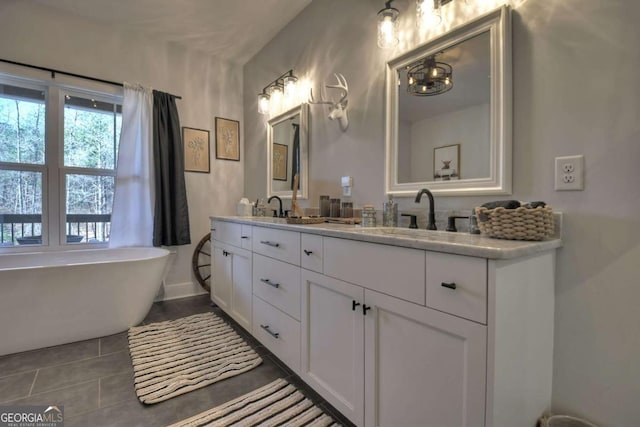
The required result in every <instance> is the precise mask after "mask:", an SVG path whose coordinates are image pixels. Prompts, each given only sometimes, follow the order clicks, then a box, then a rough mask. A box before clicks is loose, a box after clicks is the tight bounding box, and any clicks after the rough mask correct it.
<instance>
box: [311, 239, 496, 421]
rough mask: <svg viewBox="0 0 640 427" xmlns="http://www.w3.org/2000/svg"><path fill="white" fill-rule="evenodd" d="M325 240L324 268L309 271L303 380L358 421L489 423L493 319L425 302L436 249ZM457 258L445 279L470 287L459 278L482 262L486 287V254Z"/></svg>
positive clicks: (481, 277) (483, 279)
mask: <svg viewBox="0 0 640 427" xmlns="http://www.w3.org/2000/svg"><path fill="white" fill-rule="evenodd" d="M324 248H325V252H324V275H321V274H317V273H314V272H310V271H306V270H303V273H302V288H303V290H302V293H303V299H302V307H303V317H302V345H303V347H302V376H303V379H304V380H305V381H306V382H307V383H309V384H310V385H311V386H312V387H313V388H314V389H315V390H316V391H318V392H319V393H320V394H321V395H322V396H323V397H324V398H325V399H327V400H328V401H329V402H330V403H331V404H332V405H334V406H335V407H336V408H337V409H338V410H340V411H341V412H342V413H343V414H344V415H345V416H347V417H348V418H349V419H350V420H352V421H353V422H354V423H355V424H357V425H361V426H362V425H366V426H371V427H373V426H376V427H378V426H387V427H400V426H407V427H413V426H422V425H425V426H459V427H470V426H479V425H484V418H485V417H484V415H485V385H486V380H485V376H486V343H487V330H486V326H485V325H483V324H479V323H476V322H473V321H469V320H466V319H462V318H459V317H456V316H452V315H450V314H447V313H444V312H441V311H438V310H433V309H431V308H428V307H426V306H425V285H426V282H428V281H429V280H428V279H427V280H426V281H425V273H426V277H429V274H428V270H426V269H425V265H426V257H428V256H429V255H430V253H428V252H425V251H421V250H416V249H409V248H399V247H393V246H385V245H376V244H370V243H362V242H354V241H349V240H344V239H334V238H324ZM449 256H450V257H453V258H454V259H456V255H449ZM456 261H457V262H458V264H459V265H458V266H457V267H458V270H454V271H450V272H449V275H448V276H447V280H448V281H449V282H447V284H453V283H456V284H457V283H461V284H462V282H464V284H465V285H466V286H467V287H469V285H468V282H467V281H466V280H460V279H462V278H465V279H466V278H467V276H468V273H469V272H470V271H472V272H473V273H478V271H477V270H476V269H477V267H478V266H480V267H481V271H480V272H479V273H481V274H480V276H479V286H476V288H481V287H482V286H484V289H486V260H484V259H476V258H471V257H458V259H456ZM478 262H479V263H478ZM467 263H470V265H471V268H470V267H469V265H467ZM443 274H445V273H443ZM329 275H331V276H334V277H336V278H334V277H328V276H329ZM339 279H345V281H343V280H339ZM346 280H349V281H351V282H355V283H357V284H353V283H347V282H346ZM451 286H452V287H453V286H454V285H451ZM371 288H374V289H377V290H379V289H386V290H387V293H388V294H390V295H386V294H383V293H381V292H377V291H374V290H372V289H371ZM446 290H447V291H448V292H455V291H456V290H457V291H458V292H464V293H465V294H466V293H467V292H466V290H465V289H462V288H458V289H450V288H446ZM391 295H400V296H401V297H402V298H398V297H396V296H391ZM484 295H486V291H485V293H484ZM461 297H462V298H463V299H464V296H462V295H461ZM407 300H410V301H411V302H410V301H407ZM482 303H483V304H484V305H485V306H486V299H483V300H482ZM453 306H455V304H453ZM462 307H463V308H464V305H463V306H462ZM365 409H366V414H365ZM365 415H366V416H365Z"/></svg>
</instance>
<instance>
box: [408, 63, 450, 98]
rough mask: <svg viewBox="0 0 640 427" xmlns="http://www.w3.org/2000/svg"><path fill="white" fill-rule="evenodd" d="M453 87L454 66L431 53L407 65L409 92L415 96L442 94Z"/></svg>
mask: <svg viewBox="0 0 640 427" xmlns="http://www.w3.org/2000/svg"><path fill="white" fill-rule="evenodd" d="M452 87H453V68H452V67H451V65H449V64H447V63H445V62H438V61H436V56H435V55H431V56H428V57H426V58H424V59H421V60H420V61H418V62H417V63H415V64H413V65H409V66H408V67H407V93H409V95H415V96H434V95H440V94H441V93H445V92H448V91H450V90H451V88H452Z"/></svg>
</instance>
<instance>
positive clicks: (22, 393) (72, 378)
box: [0, 295, 352, 427]
mask: <svg viewBox="0 0 640 427" xmlns="http://www.w3.org/2000/svg"><path fill="white" fill-rule="evenodd" d="M206 311H214V312H216V313H217V314H219V315H221V316H222V317H224V318H225V319H227V321H228V322H229V323H230V324H231V325H232V326H233V327H234V328H235V329H236V330H237V331H238V332H239V333H240V334H241V335H242V336H243V337H244V338H245V339H246V340H247V341H248V342H249V344H250V345H251V346H252V347H253V348H255V349H256V351H257V352H258V353H259V354H260V355H261V356H262V359H263V363H262V364H261V365H260V366H258V367H257V368H255V369H253V370H251V371H249V372H245V373H243V374H240V375H237V376H235V377H232V378H228V379H225V380H223V381H220V382H218V383H215V384H211V385H209V386H207V387H204V388H201V389H199V390H195V391H192V392H190V393H186V394H183V395H181V396H177V397H174V398H172V399H169V400H166V401H164V402H161V403H157V404H154V405H143V404H142V403H140V402H139V401H138V399H137V397H136V395H135V393H134V389H133V367H132V366H131V359H130V357H129V349H128V345H127V333H126V332H123V333H121V334H117V335H112V336H108V337H102V338H96V339H92V340H88V341H81V342H77V343H72V344H65V345H60V346H56V347H49V348H44V349H40V350H33V351H28V352H24V353H16V354H10V355H7V356H0V405H64V412H65V426H66V427H89V426H90V427H99V426H125V427H134V426H143V427H146V426H150V427H155V426H166V425H169V424H171V423H174V422H177V421H180V420H182V419H185V418H188V417H190V416H192V415H195V414H198V413H200V412H202V411H205V410H207V409H210V408H213V407H214V406H216V405H219V404H222V403H224V402H226V401H228V400H231V399H234V398H236V397H238V396H240V395H242V394H245V393H248V392H250V391H252V390H255V389H256V388H258V387H261V386H263V385H265V384H268V383H269V382H271V381H273V380H275V379H276V378H286V379H287V380H289V381H290V382H291V383H293V384H295V385H296V386H297V387H299V388H300V389H301V390H302V391H303V392H304V393H305V394H306V395H307V396H308V397H309V398H311V399H312V400H313V401H314V402H316V403H317V404H318V405H319V406H320V407H322V408H323V409H324V410H325V411H326V412H328V413H329V414H331V415H333V417H334V418H335V419H336V420H338V421H339V422H341V423H343V424H344V425H345V426H351V425H352V424H351V423H349V421H348V420H346V419H345V418H344V417H343V416H342V415H341V414H339V413H338V412H337V411H336V410H335V409H334V408H332V407H331V406H330V405H329V404H328V403H327V402H325V401H324V400H323V399H322V398H320V397H319V396H318V395H317V394H316V393H315V392H313V391H312V390H311V389H309V388H308V387H307V386H306V385H305V384H304V383H303V382H302V381H301V380H300V378H299V377H297V376H296V375H295V374H293V373H292V372H291V371H290V370H289V369H288V368H287V367H286V366H285V365H284V364H283V363H282V362H281V361H280V360H278V359H277V358H276V357H275V356H274V355H273V354H271V353H270V352H269V351H268V350H267V349H266V348H264V347H263V346H262V345H261V344H260V343H259V342H258V341H256V340H255V339H254V338H253V337H251V336H250V335H249V334H248V333H247V332H246V331H244V329H242V328H241V327H240V326H238V325H237V324H236V323H235V322H234V321H233V320H231V319H230V318H229V317H227V316H226V315H225V314H224V313H222V312H221V311H220V310H219V309H218V308H212V307H211V306H210V301H209V297H208V295H204V296H198V297H191V298H183V299H178V300H172V301H166V302H159V303H155V304H154V305H153V307H152V308H151V310H150V311H149V314H148V315H147V317H146V319H145V320H144V322H143V323H152V322H159V321H163V320H173V319H177V318H180V317H184V316H189V315H191V314H196V313H202V312H206Z"/></svg>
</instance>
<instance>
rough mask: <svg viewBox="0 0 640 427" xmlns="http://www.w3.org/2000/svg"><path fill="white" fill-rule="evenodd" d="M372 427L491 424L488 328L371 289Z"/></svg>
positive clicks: (368, 401) (368, 396)
mask: <svg viewBox="0 0 640 427" xmlns="http://www.w3.org/2000/svg"><path fill="white" fill-rule="evenodd" d="M364 304H366V305H367V306H368V307H371V309H370V310H369V311H368V312H367V315H366V316H363V317H364V318H365V333H364V336H365V351H364V365H365V386H364V393H365V408H366V417H365V419H366V422H365V423H364V425H366V426H371V427H373V426H376V427H378V426H380V427H382V426H384V427H403V426H404V427H413V426H433V427H439V426H460V427H478V426H484V425H485V424H484V419H485V386H486V355H487V353H486V348H487V328H486V327H485V326H484V325H480V324H478V323H475V322H471V321H468V320H465V319H461V318H458V317H455V316H451V315H449V314H446V313H442V312H439V311H437V310H432V309H430V308H428V307H421V306H419V305H416V304H412V303H409V302H406V301H403V300H401V299H398V298H394V297H391V296H388V295H384V294H381V293H379V292H374V291H368V290H367V291H365V297H364Z"/></svg>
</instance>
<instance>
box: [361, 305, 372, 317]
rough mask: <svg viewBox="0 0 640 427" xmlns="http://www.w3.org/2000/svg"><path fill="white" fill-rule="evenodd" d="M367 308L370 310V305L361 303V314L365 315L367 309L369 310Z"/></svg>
mask: <svg viewBox="0 0 640 427" xmlns="http://www.w3.org/2000/svg"><path fill="white" fill-rule="evenodd" d="M369 310H371V307H370V306H368V305H366V304H363V305H362V314H363V315H365V316H366V315H367V311H369Z"/></svg>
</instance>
